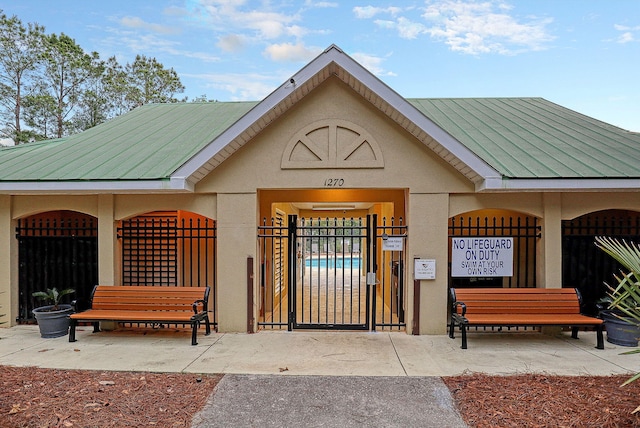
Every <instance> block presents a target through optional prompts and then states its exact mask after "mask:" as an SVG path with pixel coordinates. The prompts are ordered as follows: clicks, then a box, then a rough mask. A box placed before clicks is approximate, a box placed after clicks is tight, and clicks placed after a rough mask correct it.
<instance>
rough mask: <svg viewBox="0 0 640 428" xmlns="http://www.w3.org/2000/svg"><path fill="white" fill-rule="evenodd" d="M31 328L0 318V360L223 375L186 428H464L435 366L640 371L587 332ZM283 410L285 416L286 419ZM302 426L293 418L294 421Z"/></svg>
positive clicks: (448, 371) (459, 370) (450, 371)
mask: <svg viewBox="0 0 640 428" xmlns="http://www.w3.org/2000/svg"><path fill="white" fill-rule="evenodd" d="M77 338H78V341H77V342H75V343H69V342H68V336H65V337H60V338H55V339H42V338H40V335H39V332H38V327H37V326H16V327H12V328H0V364H2V365H12V366H38V367H44V368H58V369H85V370H123V371H152V372H183V373H225V374H227V375H226V376H225V377H224V378H223V380H222V381H221V382H220V384H219V385H218V388H217V391H216V394H215V395H213V396H212V397H211V398H210V400H209V403H208V404H207V406H206V407H205V409H204V410H203V411H202V412H201V413H200V414H198V415H196V418H195V419H194V427H198V428H204V427H214V426H291V425H297V426H335V425H338V424H339V425H340V426H345V427H347V426H371V425H377V426H427V427H430V426H433V427H462V426H464V423H463V422H462V420H461V418H460V416H459V414H458V413H457V411H456V410H455V406H454V405H453V403H452V399H451V396H450V394H449V392H448V390H447V389H446V387H445V386H444V384H443V383H442V381H441V380H440V379H439V377H441V376H452V375H459V374H463V373H469V372H481V373H487V374H493V375H508V374H523V373H540V372H544V373H547V374H550V375H611V374H629V373H636V372H639V371H640V359H639V358H637V356H629V355H620V353H622V352H625V351H628V350H630V349H634V348H626V347H620V346H617V345H613V344H610V343H609V342H605V349H604V350H598V349H595V344H596V338H595V333H590V332H581V333H580V339H579V340H574V339H571V337H570V333H569V332H565V333H561V334H559V335H557V336H547V335H542V334H539V333H470V334H469V349H467V350H463V349H460V337H459V335H458V337H456V339H450V338H449V337H448V336H446V335H442V336H410V335H407V334H405V333H399V332H396V333H387V332H315V331H296V332H269V331H263V332H260V333H256V334H231V333H226V334H225V333H212V334H211V335H210V336H203V335H198V341H199V343H198V345H197V346H191V345H190V333H189V332H188V331H180V332H176V331H173V330H171V329H160V330H151V329H140V330H118V331H113V332H101V333H97V334H94V333H92V328H91V327H79V328H78V331H77ZM287 418H290V419H287ZM301 424H302V425H301Z"/></svg>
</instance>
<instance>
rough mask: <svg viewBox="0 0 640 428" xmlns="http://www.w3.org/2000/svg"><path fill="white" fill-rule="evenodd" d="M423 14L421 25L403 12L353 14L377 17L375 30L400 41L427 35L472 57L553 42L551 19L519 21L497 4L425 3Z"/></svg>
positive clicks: (367, 9) (489, 0)
mask: <svg viewBox="0 0 640 428" xmlns="http://www.w3.org/2000/svg"><path fill="white" fill-rule="evenodd" d="M422 10H423V13H422V15H421V16H420V17H421V18H422V21H420V20H417V19H416V17H415V14H411V17H407V16H403V15H402V13H404V12H406V11H403V10H401V9H399V8H380V7H374V6H364V7H355V8H354V9H353V12H354V14H355V15H356V17H358V18H362V19H370V18H373V17H375V16H378V17H379V18H377V19H375V20H374V23H375V24H376V25H377V26H378V27H380V28H385V29H393V30H395V31H397V33H398V35H399V36H400V37H401V38H403V39H416V38H418V37H420V36H423V35H428V36H430V37H432V38H433V39H436V40H440V41H442V42H444V43H445V44H447V45H448V46H449V47H450V49H451V50H453V51H457V52H462V53H466V54H472V55H477V54H481V53H499V54H514V53H519V52H522V51H528V50H542V49H544V48H545V45H546V43H548V42H549V41H551V40H553V37H552V36H551V35H550V34H548V33H547V30H546V26H547V25H548V24H550V23H551V22H552V19H551V18H538V19H536V18H528V19H527V20H526V21H522V20H520V19H518V18H517V17H515V16H512V15H511V13H512V10H513V8H512V7H511V6H510V5H509V4H507V3H504V2H502V1H500V0H485V1H474V0H445V1H441V0H438V1H435V0H427V1H426V3H425V7H424V8H423V9H422Z"/></svg>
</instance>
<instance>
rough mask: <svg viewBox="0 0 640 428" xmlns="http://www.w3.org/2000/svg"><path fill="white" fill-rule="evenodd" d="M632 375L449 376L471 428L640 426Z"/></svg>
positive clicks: (637, 386) (638, 386)
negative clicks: (630, 381)
mask: <svg viewBox="0 0 640 428" xmlns="http://www.w3.org/2000/svg"><path fill="white" fill-rule="evenodd" d="M628 378H629V376H548V375H543V374H527V375H516V376H488V375H484V374H473V375H465V376H455V377H445V378H443V380H444V382H445V384H446V385H447V386H448V388H449V390H450V391H451V393H452V395H453V397H454V399H455V401H456V404H457V405H458V409H459V410H460V413H461V414H462V417H463V418H464V420H465V422H467V424H468V425H469V426H471V427H476V428H489V427H491V428H494V427H518V428H524V427H594V428H605V427H640V413H636V414H632V412H633V411H634V410H635V409H636V407H638V405H640V381H638V382H634V383H631V384H629V385H626V386H624V387H621V386H620V385H622V383H623V382H624V381H626V380H627V379H628Z"/></svg>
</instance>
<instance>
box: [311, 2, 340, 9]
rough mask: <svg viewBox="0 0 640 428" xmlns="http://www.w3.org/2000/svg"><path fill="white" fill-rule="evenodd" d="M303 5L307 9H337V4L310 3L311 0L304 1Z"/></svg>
mask: <svg viewBox="0 0 640 428" xmlns="http://www.w3.org/2000/svg"><path fill="white" fill-rule="evenodd" d="M304 5H305V6H307V7H317V8H328V7H331V8H335V7H338V6H339V5H338V3H336V2H330V1H312V0H306V1H305V2H304Z"/></svg>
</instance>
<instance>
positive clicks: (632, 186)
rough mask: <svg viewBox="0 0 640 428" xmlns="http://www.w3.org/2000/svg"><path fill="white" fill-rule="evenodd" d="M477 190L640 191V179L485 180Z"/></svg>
mask: <svg viewBox="0 0 640 428" xmlns="http://www.w3.org/2000/svg"><path fill="white" fill-rule="evenodd" d="M476 190H477V191H486V190H504V191H512V192H513V191H527V192H531V191H563V192H571V191H584V192H586V191H603V190H608V191H628V190H637V191H640V179H637V178H630V179H623V178H601V179H598V178H584V179H578V178H551V179H518V178H515V179H504V180H485V181H484V182H482V183H481V184H480V185H479V186H478V187H477V188H476Z"/></svg>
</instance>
